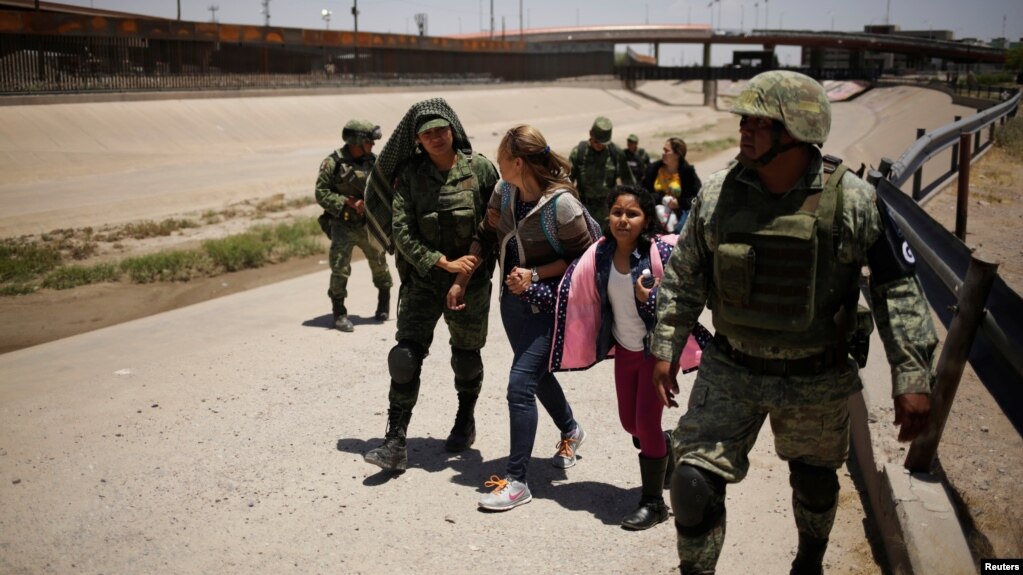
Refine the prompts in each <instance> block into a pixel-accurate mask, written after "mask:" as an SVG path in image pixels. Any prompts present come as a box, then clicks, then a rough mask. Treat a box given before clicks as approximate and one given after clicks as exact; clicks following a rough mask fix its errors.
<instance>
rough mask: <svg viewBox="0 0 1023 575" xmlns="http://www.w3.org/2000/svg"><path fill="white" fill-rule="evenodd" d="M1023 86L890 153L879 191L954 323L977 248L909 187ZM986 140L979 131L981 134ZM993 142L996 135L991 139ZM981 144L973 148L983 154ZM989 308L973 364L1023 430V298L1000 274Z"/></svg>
mask: <svg viewBox="0 0 1023 575" xmlns="http://www.w3.org/2000/svg"><path fill="white" fill-rule="evenodd" d="M1020 100H1021V94H1020V92H1019V91H1017V92H1016V93H1015V94H1014V95H1013V96H1011V97H1010V98H1009V99H1007V100H1006V101H1005V102H1003V103H1001V104H999V105H997V106H994V107H992V108H989V109H987V110H985V111H984V112H982V113H979V114H977V115H974V116H971V117H969V118H964V119H962V120H959V121H957V122H954V123H952V124H948V125H946V126H943V127H942V128H939V129H937V130H935V131H933V132H931V133H930V134H926V135H924V136H923V137H921V138H920V139H918V140H917V141H916V142H915V143H914V144H913V145H912V146H910V147H909V148H908V149H907V150H906V151H905V152H903V154H902V155H901V156H900V157H899V159H898V160H897V161H895V162H891V161H890V160H882V162H881V165H882V172H883V171H884V170H885V167H886V166H890V170H889V171H888V172H887V176H885V174H883V173H882V174H876V173H875V175H876V176H881V179H879V180H878V181H877V193H878V195H879V196H880V197H881V199H882V200H883V201H884V202H885V203H886V204H887V205H888V207H889V208H890V210H891V211H892V213H893V215H894V217H895V219H896V220H897V221H898V223H899V225H900V227H901V228H902V231H903V234H904V235H905V237H906V239H907V241H909V244H910V246H911V247H912V248H913V251H914V252H915V253H916V254H917V256H919V257H918V259H917V263H918V265H917V275H918V277H919V278H920V283H921V285H923V288H924V293H925V295H926V297H927V300H928V303H929V304H930V305H931V307H932V308H933V309H934V311H935V313H936V314H937V315H938V317H939V319H940V320H941V321H942V323H943V324H944V325H945V326H946V327H948V325H949V324H950V323H951V321H952V318H953V317H954V315H955V313H956V311H957V310H956V303H957V301H958V294H959V291H960V289H961V287H962V285H963V281H964V279H965V276H966V271H967V268H968V266H969V263H970V256H971V253H970V249H969V248H968V247H967V246H966V245H965V244H963V242H962V241H960V240H959V239H958V238H957V237H956V236H955V235H953V234H952V232H950V231H948V230H946V229H945V228H944V227H943V226H942V225H941V224H939V223H938V222H936V221H935V220H934V219H933V218H931V216H930V215H928V214H927V213H926V212H925V211H924V210H923V209H922V208H921V207H920V205H919V204H918V203H917V201H918V199H919V198H912V197H911V196H910V195H907V194H906V193H904V192H903V191H902V190H901V188H902V187H903V186H904V185H905V184H906V182H907V181H909V180H910V179H911V178H914V175H915V174H918V173H919V171H920V169H921V168H922V167H923V166H924V165H925V164H926V162H927V160H929V159H930V158H932V157H934V156H935V155H936V154H938V153H939V152H941V151H943V150H945V149H947V148H950V147H952V146H954V145H958V143H959V141H960V134H962V133H974V134H977V133H979V132H981V131H983V130H984V129H989V128H990V129H993V127H994V125H995V124H996V123H997V122H999V121H1004V119H1005V118H1009V117H1012V116H1015V115H1016V113H1017V112H1018V109H1019V105H1020ZM977 139H978V140H979V138H977ZM989 144H990V142H989ZM976 151H977V150H975V151H974V153H973V154H971V160H972V158H975V157H976V155H977V154H976ZM985 307H986V310H987V313H986V314H985V316H984V319H983V321H982V323H981V327H980V330H979V331H978V333H977V337H976V339H975V340H974V342H973V347H972V348H971V350H970V355H969V359H970V365H971V367H972V368H973V370H974V372H975V373H976V374H977V376H978V377H979V378H980V381H981V383H983V384H984V386H985V387H986V388H987V390H988V392H989V393H991V396H992V397H993V398H994V399H995V401H996V402H997V403H998V405H999V406H1000V407H1001V408H1002V410H1003V411H1004V412H1005V415H1006V416H1007V417H1008V418H1009V420H1010V421H1011V422H1012V424H1013V426H1015V428H1016V431H1017V432H1019V433H1020V434H1021V435H1023V354H1021V353H1020V351H1021V350H1023V298H1021V297H1020V296H1019V294H1017V293H1016V292H1014V291H1013V290H1012V289H1011V288H1009V286H1008V285H1006V283H1005V282H1004V281H1003V280H1002V279H1001V278H1000V277H999V278H996V279H995V281H994V285H993V286H992V289H991V292H990V294H989V296H988V300H987V303H986V306H985Z"/></svg>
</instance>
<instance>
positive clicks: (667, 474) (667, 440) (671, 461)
mask: <svg viewBox="0 0 1023 575" xmlns="http://www.w3.org/2000/svg"><path fill="white" fill-rule="evenodd" d="M664 444H665V445H666V446H667V447H668V466H667V467H665V468H664V488H665V489H671V475H672V474H673V473H675V463H676V462H675V449H674V448H673V447H672V446H671V432H670V431H665V432H664Z"/></svg>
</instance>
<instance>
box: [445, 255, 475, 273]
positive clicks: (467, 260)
mask: <svg viewBox="0 0 1023 575" xmlns="http://www.w3.org/2000/svg"><path fill="white" fill-rule="evenodd" d="M478 261H479V258H478V257H476V256H473V255H465V256H462V257H460V258H458V259H457V260H455V261H453V262H452V261H448V260H447V258H445V257H443V256H441V259H440V260H439V261H438V262H437V263H439V264H440V265H441V267H442V268H443V269H444V271H446V272H449V273H453V274H465V275H472V270H474V269H476V263H477V262H478Z"/></svg>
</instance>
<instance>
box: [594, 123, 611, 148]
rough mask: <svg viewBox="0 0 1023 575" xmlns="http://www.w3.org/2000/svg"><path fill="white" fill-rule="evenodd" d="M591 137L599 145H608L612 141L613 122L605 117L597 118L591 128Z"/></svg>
mask: <svg viewBox="0 0 1023 575" xmlns="http://www.w3.org/2000/svg"><path fill="white" fill-rule="evenodd" d="M590 137H592V138H593V141H594V142H596V143H598V144H607V143H608V142H610V141H611V120H608V119H607V118H605V117H604V116H597V119H596V120H594V121H593V127H591V128H590Z"/></svg>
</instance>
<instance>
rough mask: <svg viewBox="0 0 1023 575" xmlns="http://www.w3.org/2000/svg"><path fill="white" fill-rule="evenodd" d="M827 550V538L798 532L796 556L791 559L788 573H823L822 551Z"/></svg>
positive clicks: (794, 574)
mask: <svg viewBox="0 0 1023 575" xmlns="http://www.w3.org/2000/svg"><path fill="white" fill-rule="evenodd" d="M827 550H828V540H827V539H818V538H816V537H812V536H810V535H806V534H804V533H800V534H799V549H798V550H797V551H796V558H795V559H793V560H792V569H791V570H790V571H789V575H823V573H824V553H825V552H826V551H827Z"/></svg>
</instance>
